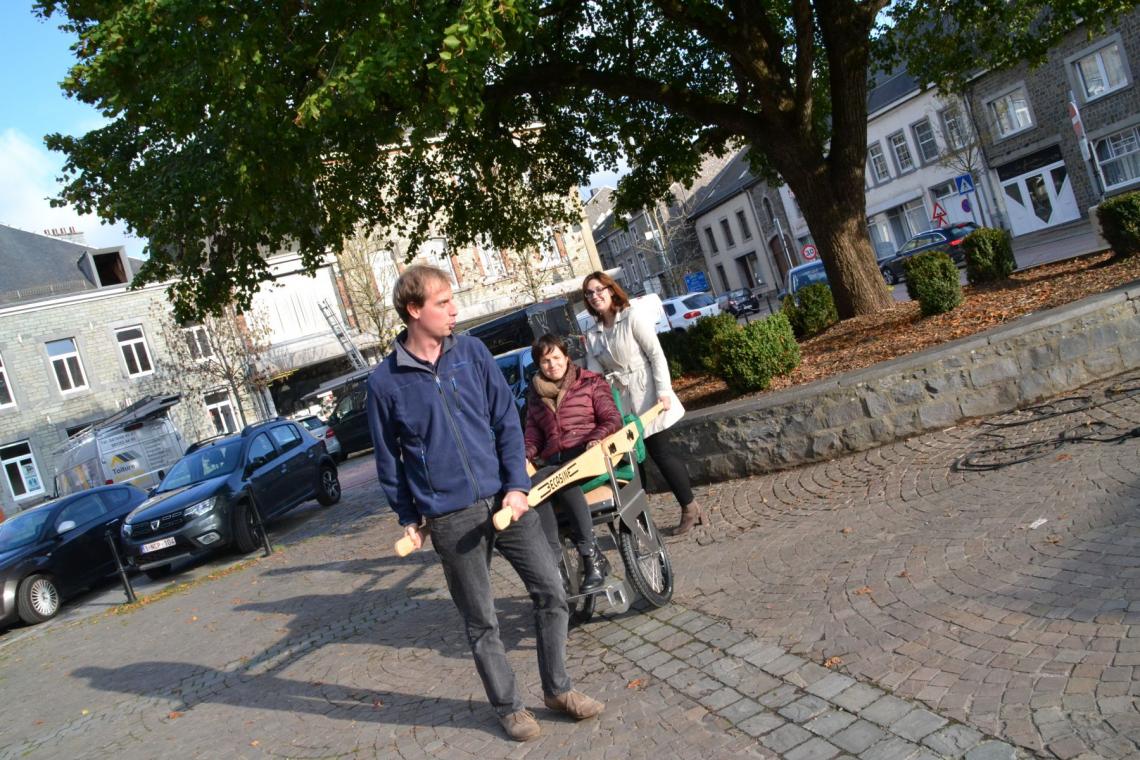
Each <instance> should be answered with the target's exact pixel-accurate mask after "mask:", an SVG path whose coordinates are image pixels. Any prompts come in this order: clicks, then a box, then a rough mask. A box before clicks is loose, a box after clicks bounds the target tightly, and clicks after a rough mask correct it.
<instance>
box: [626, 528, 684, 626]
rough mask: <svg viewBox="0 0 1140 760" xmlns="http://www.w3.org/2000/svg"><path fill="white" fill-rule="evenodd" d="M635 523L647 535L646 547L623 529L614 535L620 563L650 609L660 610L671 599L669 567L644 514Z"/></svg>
mask: <svg viewBox="0 0 1140 760" xmlns="http://www.w3.org/2000/svg"><path fill="white" fill-rule="evenodd" d="M637 523H638V525H639V526H640V527H641V529H642V530H644V531H645V532H646V534H648V536H649V543H648V544H647V545H642V542H640V541H638V539H637V538H636V536H634V534H633V533H632V532H631V531H630V530H629V528H627V527H626V526H624V525H623V526H622V528H621V531H619V532H618V549H619V550H620V551H621V561H622V562H623V563H624V564H625V571H626V575H627V577H628V578H629V581H630V583H631V584H633V587H634V588H635V589H636V590H637V593H639V594H641V595H642V596H643V597H645V601H647V602H649V603H650V604H652V605H653V606H654V607H664V606H665V605H666V604H668V603H669V600H670V599H672V598H673V563H672V562H670V561H669V551H668V549H666V548H665V542H663V541H662V540H661V533H660V532H659V531H658V530H657V526H656V525H654V524H653V518H652V517H650V516H649V511H648V510H646V511H644V512H642V513H641V514H640V515H638V516H637Z"/></svg>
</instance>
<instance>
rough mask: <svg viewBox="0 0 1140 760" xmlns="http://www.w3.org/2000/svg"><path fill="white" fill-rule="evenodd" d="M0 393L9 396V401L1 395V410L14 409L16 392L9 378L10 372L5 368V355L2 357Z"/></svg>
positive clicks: (0, 360) (0, 357)
mask: <svg viewBox="0 0 1140 760" xmlns="http://www.w3.org/2000/svg"><path fill="white" fill-rule="evenodd" d="M0 391H3V392H4V393H7V394H8V400H7V401H5V400H4V397H3V396H2V395H0V409H9V408H11V407H14V406H15V405H16V391H14V390H13V389H12V383H11V381H10V380H9V378H8V370H7V369H6V368H5V367H4V356H3V355H0Z"/></svg>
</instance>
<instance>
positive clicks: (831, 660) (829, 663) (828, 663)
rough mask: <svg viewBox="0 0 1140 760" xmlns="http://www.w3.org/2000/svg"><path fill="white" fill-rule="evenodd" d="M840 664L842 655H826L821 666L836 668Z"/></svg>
mask: <svg viewBox="0 0 1140 760" xmlns="http://www.w3.org/2000/svg"><path fill="white" fill-rule="evenodd" d="M842 664H843V658H842V657H828V658H827V659H826V660H824V661H823V667H825V668H836V667H839V666H840V665H842Z"/></svg>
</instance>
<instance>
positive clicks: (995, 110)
mask: <svg viewBox="0 0 1140 760" xmlns="http://www.w3.org/2000/svg"><path fill="white" fill-rule="evenodd" d="M1019 95H1020V96H1021V99H1022V100H1023V101H1024V103H1025V119H1026V120H1027V123H1022V118H1021V116H1019V115H1018V114H1019V111H1020V109H1018V108H1016V107H1015V105H1014V103H1015V102H1016V100H1015V99H1016V98H1017V97H1018V96H1019ZM985 103H986V112H987V113H988V114H989V116H990V120H991V121H992V122H993V125H994V132H995V136H996V137H997V139H999V140H1004V139H1005V138H1007V137H1013V136H1014V135H1017V134H1020V133H1022V132H1024V131H1026V130H1029V129H1033V127H1035V126H1036V125H1037V120H1036V119H1035V118H1034V117H1033V106H1032V104H1030V102H1029V91H1028V90H1027V89H1026V88H1025V83H1024V82H1019V83H1017V84H1016V85H1015V86H1013V87H1010V88H1009V89H1007V90H1004V91H1002V92H1001V93H999V94H997V95H995V96H993V97H992V98H989V99H987V100H986V101H985ZM999 103H1001V104H1005V109H1006V110H1005V111H1004V113H1005V114H1006V115H1007V116H1015V117H1016V118H1017V124H1014V123H1013V122H1012V121H1010V122H1009V124H1008V126H1009V131H1006V130H1005V128H1004V127H1003V125H1002V113H1003V112H1002V109H1001V108H999V107H998V104H999Z"/></svg>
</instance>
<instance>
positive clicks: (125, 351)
mask: <svg viewBox="0 0 1140 760" xmlns="http://www.w3.org/2000/svg"><path fill="white" fill-rule="evenodd" d="M128 330H138V331H139V336H138V337H137V338H127V339H124V338H123V333H125V332H127V331H128ZM115 342H116V343H118V344H119V354H120V355H121V356H122V357H123V366H125V367H126V369H127V377H144V376H146V375H153V374H154V359H153V358H152V357H151V355H150V347H149V346H148V345H147V343H146V330H144V329H143V326H142V325H128V326H127V327H117V328H115ZM132 356H133V357H134V361H135V366H136V368H137V371H135V372H131V357H132ZM144 362H145V363H146V366H147V369H143V368H142V367H143V363H144Z"/></svg>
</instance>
